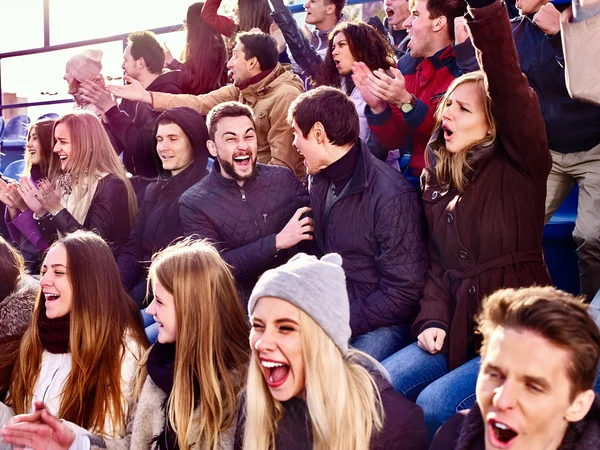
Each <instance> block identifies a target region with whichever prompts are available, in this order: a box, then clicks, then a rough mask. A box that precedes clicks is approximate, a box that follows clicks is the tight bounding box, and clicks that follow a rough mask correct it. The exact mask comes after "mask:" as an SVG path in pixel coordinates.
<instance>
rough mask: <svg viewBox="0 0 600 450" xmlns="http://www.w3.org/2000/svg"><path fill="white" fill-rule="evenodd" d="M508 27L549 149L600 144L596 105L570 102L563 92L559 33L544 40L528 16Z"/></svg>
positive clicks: (583, 148) (599, 115) (562, 150)
mask: <svg viewBox="0 0 600 450" xmlns="http://www.w3.org/2000/svg"><path fill="white" fill-rule="evenodd" d="M511 24H512V32H513V37H514V39H515V44H516V45H517V53H518V54H519V62H520V63H521V70H522V71H523V73H524V74H525V75H526V76H527V81H529V86H531V88H532V89H533V90H534V91H535V93H536V94H537V97H538V100H539V102H540V108H541V110H542V116H544V122H546V133H547V135H548V147H549V148H550V150H554V151H556V152H560V153H574V152H582V151H587V150H590V149H591V148H592V147H594V146H596V145H598V144H600V106H597V105H592V104H591V103H583V102H580V101H578V100H573V99H572V98H571V97H570V96H569V92H568V91H567V86H566V81H565V68H564V56H563V48H562V41H561V35H560V32H559V33H557V34H555V35H554V36H552V37H548V36H546V35H545V34H544V32H543V31H542V30H541V29H540V28H538V26H537V25H535V24H534V23H533V22H532V20H531V18H530V17H528V16H520V17H517V18H516V19H513V20H512V21H511Z"/></svg>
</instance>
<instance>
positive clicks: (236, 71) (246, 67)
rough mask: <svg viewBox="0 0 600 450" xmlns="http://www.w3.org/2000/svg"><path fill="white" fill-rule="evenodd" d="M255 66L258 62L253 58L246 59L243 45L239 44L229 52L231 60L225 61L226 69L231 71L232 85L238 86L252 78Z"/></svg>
mask: <svg viewBox="0 0 600 450" xmlns="http://www.w3.org/2000/svg"><path fill="white" fill-rule="evenodd" d="M257 64H258V61H257V59H256V58H255V57H254V58H250V59H246V53H245V52H244V44H242V43H241V42H238V43H237V44H235V47H233V51H232V52H231V58H230V59H229V61H227V68H228V69H229V70H231V76H232V77H233V84H234V85H235V86H239V85H241V84H242V83H243V82H244V81H246V80H248V79H249V78H250V77H252V76H253V73H254V72H253V69H255V66H256V65H257Z"/></svg>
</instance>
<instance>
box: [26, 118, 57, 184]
mask: <svg viewBox="0 0 600 450" xmlns="http://www.w3.org/2000/svg"><path fill="white" fill-rule="evenodd" d="M54 122H55V120H54V119H44V120H40V121H38V122H36V123H34V124H33V125H32V126H31V127H29V132H28V133H27V141H29V138H30V137H31V135H32V134H33V133H36V134H37V139H38V141H39V142H40V164H39V167H40V171H39V175H40V176H41V177H47V176H48V169H49V168H50V160H51V159H52V158H53V156H55V155H54V152H53V151H52V149H53V147H54V131H53V130H54ZM31 166H32V164H31V156H30V155H29V152H27V151H26V152H25V170H24V171H23V174H24V175H29V174H30V173H31Z"/></svg>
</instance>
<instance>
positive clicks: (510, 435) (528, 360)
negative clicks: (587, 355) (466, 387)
mask: <svg viewBox="0 0 600 450" xmlns="http://www.w3.org/2000/svg"><path fill="white" fill-rule="evenodd" d="M569 362H570V361H569V353H568V352H567V351H566V350H565V349H563V348H561V347H558V346H556V345H554V344H553V343H551V342H550V341H548V340H547V339H545V338H543V337H541V336H539V335H537V334H534V333H532V332H530V331H521V330H516V329H510V328H509V329H505V328H502V327H497V328H496V330H495V331H494V332H493V333H492V335H491V337H490V339H489V343H488V347H487V350H486V354H485V356H484V357H483V358H482V361H481V369H480V373H479V377H478V379H477V403H478V405H479V408H480V410H481V413H482V417H483V420H484V422H485V448H486V450H495V449H511V450H542V449H557V448H558V447H559V445H560V443H561V441H562V439H563V437H564V434H565V431H566V429H567V426H568V424H569V422H568V421H567V419H566V418H567V417H572V414H573V412H574V408H578V407H579V406H580V405H579V404H578V400H577V397H576V400H575V401H574V402H571V400H570V394H571V392H570V391H571V386H572V383H571V381H570V379H569V378H568V376H567V373H566V369H565V367H566V366H567V365H568V364H569ZM577 420H579V419H577Z"/></svg>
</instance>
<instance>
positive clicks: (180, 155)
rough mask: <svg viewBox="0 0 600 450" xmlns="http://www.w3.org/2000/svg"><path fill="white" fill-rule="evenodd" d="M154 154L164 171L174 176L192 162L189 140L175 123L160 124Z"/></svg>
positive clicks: (192, 153)
mask: <svg viewBox="0 0 600 450" xmlns="http://www.w3.org/2000/svg"><path fill="white" fill-rule="evenodd" d="M156 152H157V153H158V156H159V158H160V162H161V163H162V166H163V169H164V170H169V171H170V172H171V175H173V176H175V175H177V174H179V173H181V172H182V171H183V170H184V169H186V168H187V167H188V166H189V165H190V164H192V163H193V162H194V150H193V148H192V144H191V143H190V140H189V138H188V137H187V135H186V134H185V133H184V132H183V130H182V129H181V127H180V126H179V125H177V124H175V123H167V124H160V125H159V126H158V129H157V130H156Z"/></svg>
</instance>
